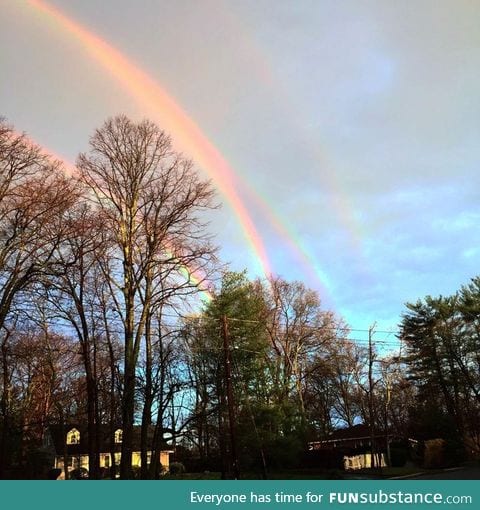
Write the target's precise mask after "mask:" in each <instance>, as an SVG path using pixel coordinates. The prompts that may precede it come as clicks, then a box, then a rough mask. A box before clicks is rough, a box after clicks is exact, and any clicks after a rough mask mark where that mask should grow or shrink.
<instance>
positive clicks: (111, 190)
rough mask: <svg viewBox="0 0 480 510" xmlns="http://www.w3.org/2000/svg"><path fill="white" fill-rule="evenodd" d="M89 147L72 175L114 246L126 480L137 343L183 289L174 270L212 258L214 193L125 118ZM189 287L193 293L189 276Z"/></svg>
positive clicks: (160, 141)
mask: <svg viewBox="0 0 480 510" xmlns="http://www.w3.org/2000/svg"><path fill="white" fill-rule="evenodd" d="M90 147H91V151H90V154H89V155H85V154H81V155H80V156H79V158H78V168H79V170H80V173H81V179H82V181H83V182H84V183H85V184H86V185H87V186H88V187H89V188H90V189H91V191H92V195H93V197H94V200H95V203H96V205H97V207H98V208H99V209H100V210H101V211H102V213H103V217H104V219H105V224H106V225H107V228H108V229H109V230H110V232H111V233H112V237H113V243H114V244H115V246H116V251H115V253H114V257H115V258H114V259H113V260H112V263H111V265H110V266H109V268H108V273H107V274H106V276H107V278H108V282H109V285H110V287H111V294H112V297H113V300H114V302H115V308H116V311H117V313H118V315H119V318H120V321H121V324H122V328H123V339H124V370H123V372H124V373H123V377H124V386H123V399H122V422H123V441H122V458H121V467H120V475H121V477H122V478H130V477H131V476H132V472H131V471H132V470H131V459H132V440H133V422H134V412H135V382H136V369H137V366H138V358H139V353H140V349H141V344H142V341H143V340H144V339H145V334H146V333H147V334H148V324H149V320H150V319H151V317H152V316H153V313H152V312H153V309H154V308H155V307H156V306H158V305H159V303H161V302H162V298H163V299H165V298H166V297H169V296H170V295H171V293H172V292H174V291H175V290H176V289H178V288H179V287H181V288H184V287H185V278H184V277H183V279H182V274H181V272H180V269H182V268H184V266H185V265H187V266H188V267H190V268H191V267H192V266H193V267H195V268H197V267H199V266H204V265H205V264H206V263H208V262H209V261H210V260H211V259H212V254H213V250H212V247H211V245H210V242H209V238H208V236H207V235H206V233H205V225H204V223H202V221H200V219H199V215H198V213H199V211H201V210H202V209H207V208H211V207H212V199H213V191H212V188H211V186H210V184H209V183H208V182H202V181H201V180H200V179H199V178H198V176H197V174H196V173H195V171H194V170H193V167H192V163H191V162H190V161H188V160H185V159H184V158H183V157H182V156H181V155H179V154H178V153H176V152H175V151H174V150H173V149H172V144H171V141H170V138H169V137H168V136H167V135H166V134H165V133H164V132H163V131H161V130H160V129H159V128H158V127H157V126H155V125H154V124H152V123H151V122H148V121H143V122H140V123H138V124H135V123H133V122H132V121H130V120H129V119H127V118H126V117H125V116H119V117H116V118H113V119H110V120H108V121H107V122H106V123H105V124H104V125H103V127H102V128H101V129H99V130H97V131H96V132H95V134H94V135H93V137H92V138H91V140H90ZM165 268H169V270H168V271H167V272H166V273H165ZM172 268H173V269H174V270H175V271H174V272H172V271H171V269H172ZM165 277H168V285H167V283H166V280H165ZM187 284H188V285H190V286H191V282H190V278H189V277H188V278H187ZM146 330H147V331H146Z"/></svg>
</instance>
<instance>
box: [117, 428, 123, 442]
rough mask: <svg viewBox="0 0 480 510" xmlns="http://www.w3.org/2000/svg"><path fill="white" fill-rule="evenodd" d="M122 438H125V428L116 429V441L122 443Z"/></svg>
mask: <svg viewBox="0 0 480 510" xmlns="http://www.w3.org/2000/svg"><path fill="white" fill-rule="evenodd" d="M122 438H123V430H122V429H117V430H116V431H115V442H116V443H121V442H122Z"/></svg>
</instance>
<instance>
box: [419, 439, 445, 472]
mask: <svg viewBox="0 0 480 510" xmlns="http://www.w3.org/2000/svg"><path fill="white" fill-rule="evenodd" d="M424 464H425V467H426V468H439V467H443V466H444V464H445V440H443V439H429V440H428V441H425V455H424Z"/></svg>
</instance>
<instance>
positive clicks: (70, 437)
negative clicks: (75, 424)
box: [67, 429, 80, 444]
mask: <svg viewBox="0 0 480 510" xmlns="http://www.w3.org/2000/svg"><path fill="white" fill-rule="evenodd" d="M79 443H80V432H79V431H78V430H77V429H72V430H70V431H69V432H68V433H67V444H79Z"/></svg>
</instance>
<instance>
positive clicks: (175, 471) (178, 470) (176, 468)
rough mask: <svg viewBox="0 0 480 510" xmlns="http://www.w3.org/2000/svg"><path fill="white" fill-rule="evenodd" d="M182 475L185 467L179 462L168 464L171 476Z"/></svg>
mask: <svg viewBox="0 0 480 510" xmlns="http://www.w3.org/2000/svg"><path fill="white" fill-rule="evenodd" d="M182 473H185V466H184V465H183V464H182V463H181V462H172V463H171V464H170V474H171V475H181V474H182Z"/></svg>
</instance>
